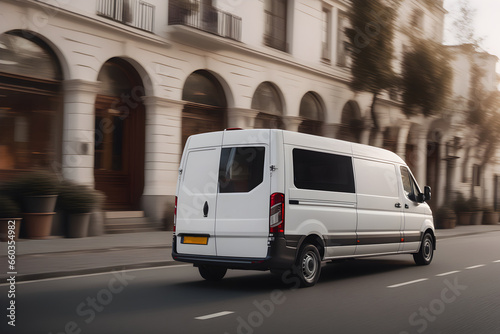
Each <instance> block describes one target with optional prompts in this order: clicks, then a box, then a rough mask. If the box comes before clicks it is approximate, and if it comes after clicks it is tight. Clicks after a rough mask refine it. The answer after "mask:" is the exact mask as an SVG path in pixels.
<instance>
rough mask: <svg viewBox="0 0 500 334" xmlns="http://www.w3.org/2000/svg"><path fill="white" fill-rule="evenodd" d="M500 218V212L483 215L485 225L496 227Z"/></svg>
mask: <svg viewBox="0 0 500 334" xmlns="http://www.w3.org/2000/svg"><path fill="white" fill-rule="evenodd" d="M499 218H500V212H485V213H484V214H483V225H496V224H498V219H499Z"/></svg>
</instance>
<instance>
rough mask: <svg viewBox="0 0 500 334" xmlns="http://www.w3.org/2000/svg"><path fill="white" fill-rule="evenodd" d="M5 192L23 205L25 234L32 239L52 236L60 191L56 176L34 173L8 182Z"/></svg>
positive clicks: (47, 173) (40, 171)
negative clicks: (55, 209)
mask: <svg viewBox="0 0 500 334" xmlns="http://www.w3.org/2000/svg"><path fill="white" fill-rule="evenodd" d="M5 190H6V191H7V192H8V194H9V195H11V196H12V197H14V199H15V200H16V201H18V202H19V203H21V212H22V217H23V226H24V227H23V233H25V235H26V237H28V238H31V239H45V238H47V237H48V236H49V235H50V232H51V228H52V221H53V218H54V215H55V212H54V208H55V203H56V200H57V195H58V191H59V181H58V180H57V178H56V176H55V175H54V174H52V173H49V172H47V171H42V170H39V171H32V172H28V173H25V174H23V175H21V176H20V177H19V178H17V179H15V180H12V181H10V182H7V183H6V184H5Z"/></svg>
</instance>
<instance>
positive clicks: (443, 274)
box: [436, 270, 460, 277]
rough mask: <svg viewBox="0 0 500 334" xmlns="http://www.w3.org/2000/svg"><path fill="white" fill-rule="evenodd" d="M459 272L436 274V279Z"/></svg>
mask: <svg viewBox="0 0 500 334" xmlns="http://www.w3.org/2000/svg"><path fill="white" fill-rule="evenodd" d="M459 272H460V270H453V271H448V272H447V273H442V274H437V275H436V276H438V277H441V276H447V275H452V274H456V273H459Z"/></svg>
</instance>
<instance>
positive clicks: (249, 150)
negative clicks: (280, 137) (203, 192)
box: [219, 146, 265, 193]
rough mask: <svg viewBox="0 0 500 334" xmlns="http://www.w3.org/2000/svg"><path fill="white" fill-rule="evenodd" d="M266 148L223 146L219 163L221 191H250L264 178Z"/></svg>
mask: <svg viewBox="0 0 500 334" xmlns="http://www.w3.org/2000/svg"><path fill="white" fill-rule="evenodd" d="M264 157H265V148H264V147H259V146H246V147H229V148H223V149H222V152H221V156H220V164H219V192H220V193H237V192H249V191H251V190H252V189H254V188H255V187H257V186H258V185H259V184H261V183H262V181H263V179H264Z"/></svg>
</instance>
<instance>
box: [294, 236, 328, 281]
mask: <svg viewBox="0 0 500 334" xmlns="http://www.w3.org/2000/svg"><path fill="white" fill-rule="evenodd" d="M294 271H295V274H296V275H297V277H298V278H299V280H300V286H301V287H303V288H305V287H310V286H313V285H315V284H316V282H318V279H319V275H320V273H321V257H320V255H319V251H318V249H317V248H316V247H315V246H314V245H305V246H304V247H303V248H302V250H301V251H300V255H299V257H298V258H297V262H296V263H295V268H294Z"/></svg>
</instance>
